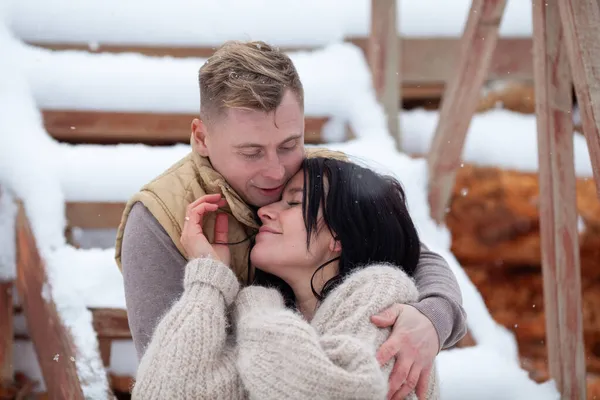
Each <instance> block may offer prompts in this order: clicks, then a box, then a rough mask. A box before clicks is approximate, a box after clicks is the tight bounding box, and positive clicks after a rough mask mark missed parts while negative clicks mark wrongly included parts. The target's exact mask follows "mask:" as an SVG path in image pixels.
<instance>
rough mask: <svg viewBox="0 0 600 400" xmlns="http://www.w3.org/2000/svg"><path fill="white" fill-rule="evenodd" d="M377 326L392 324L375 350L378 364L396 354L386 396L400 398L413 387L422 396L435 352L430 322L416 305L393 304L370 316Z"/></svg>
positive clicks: (437, 348) (435, 336)
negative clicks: (390, 331) (385, 336)
mask: <svg viewBox="0 0 600 400" xmlns="http://www.w3.org/2000/svg"><path fill="white" fill-rule="evenodd" d="M371 321H372V322H373V323H374V324H375V325H377V326H378V327H380V328H388V327H391V326H393V328H392V333H391V334H390V337H389V338H388V340H387V341H386V342H385V343H383V344H382V345H381V347H380V348H379V350H378V351H377V360H378V361H379V363H380V364H381V365H384V364H386V363H387V362H388V361H390V360H391V359H392V358H394V357H396V361H395V363H394V368H393V369H392V373H391V374H390V381H389V392H388V399H391V400H400V399H404V398H405V397H406V396H407V395H408V394H410V393H411V392H413V391H415V392H416V395H417V397H418V398H419V399H424V398H425V394H426V393H427V389H428V386H429V377H430V375H431V370H432V368H433V362H434V360H435V357H436V356H437V354H438V350H439V348H440V346H439V338H438V335H437V332H436V331H435V328H434V327H433V324H432V323H431V321H430V320H429V318H427V317H426V316H424V315H423V314H421V313H420V312H419V310H417V309H416V308H414V307H412V306H408V305H405V304H394V305H393V306H391V307H390V308H388V309H386V310H385V311H383V312H381V313H380V314H377V315H374V316H373V317H371Z"/></svg>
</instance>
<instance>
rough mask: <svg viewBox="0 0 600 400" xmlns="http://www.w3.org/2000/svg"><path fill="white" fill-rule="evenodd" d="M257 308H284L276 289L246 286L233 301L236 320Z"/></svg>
mask: <svg viewBox="0 0 600 400" xmlns="http://www.w3.org/2000/svg"><path fill="white" fill-rule="evenodd" d="M257 308H259V309H260V308H285V304H284V302H283V297H282V296H281V293H279V291H278V290H277V289H272V288H266V287H264V286H248V287H246V288H244V289H242V291H241V292H240V294H239V295H238V297H237V299H236V300H235V314H236V318H239V317H240V316H241V315H244V314H246V313H248V312H250V311H252V310H254V309H257Z"/></svg>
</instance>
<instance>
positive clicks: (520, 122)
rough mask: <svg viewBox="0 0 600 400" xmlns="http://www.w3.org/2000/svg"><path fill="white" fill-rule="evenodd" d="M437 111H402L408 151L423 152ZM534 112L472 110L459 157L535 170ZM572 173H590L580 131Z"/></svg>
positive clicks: (465, 159)
mask: <svg viewBox="0 0 600 400" xmlns="http://www.w3.org/2000/svg"><path fill="white" fill-rule="evenodd" d="M438 118H439V113H438V112H437V111H426V110H422V109H418V110H412V111H410V112H405V113H403V114H402V119H401V128H400V129H401V130H402V134H403V137H402V139H403V141H402V145H403V147H404V149H406V151H407V152H409V153H415V154H426V153H427V152H428V150H429V146H430V144H431V140H432V139H433V136H434V133H435V128H436V125H437V122H438ZM536 129H537V128H536V121H535V115H533V114H520V113H515V112H510V111H507V110H502V109H493V110H490V111H487V112H485V113H480V114H475V116H474V117H473V120H472V121H471V124H470V127H469V131H468V133H467V140H466V142H465V147H464V149H463V155H462V159H463V161H464V162H465V163H473V164H477V165H481V166H497V167H503V168H505V169H514V170H518V171H525V172H537V171H538V165H539V164H538V153H537V151H538V150H537V149H538V147H537V130H536ZM573 150H574V156H575V173H576V175H577V176H578V177H591V176H593V172H592V164H591V161H590V155H589V152H588V147H587V143H586V141H585V138H584V137H583V135H580V134H575V135H574V136H573Z"/></svg>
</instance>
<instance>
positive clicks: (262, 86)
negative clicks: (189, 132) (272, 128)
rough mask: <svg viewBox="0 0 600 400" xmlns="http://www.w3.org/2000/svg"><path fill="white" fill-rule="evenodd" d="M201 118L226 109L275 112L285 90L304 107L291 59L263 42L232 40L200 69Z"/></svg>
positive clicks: (298, 78)
mask: <svg viewBox="0 0 600 400" xmlns="http://www.w3.org/2000/svg"><path fill="white" fill-rule="evenodd" d="M198 80H199V83H200V103H201V106H200V115H201V116H202V118H204V119H207V118H208V119H210V117H212V116H217V115H219V114H221V113H222V112H223V111H224V110H226V109H227V108H245V109H250V110H260V111H264V112H271V111H274V110H275V109H276V108H277V107H278V106H279V105H280V104H281V99H282V98H283V95H284V93H285V91H286V90H288V89H289V90H291V92H292V93H293V94H294V95H295V96H296V99H297V100H298V103H299V104H300V107H302V108H304V89H303V87H302V83H301V82H300V77H299V76H298V72H297V71H296V67H295V66H294V64H293V63H292V60H291V59H290V58H289V57H288V56H287V55H286V54H285V53H283V52H282V51H280V50H279V49H276V48H273V47H271V46H269V45H268V44H266V43H264V42H261V41H252V42H239V41H229V42H226V43H225V44H224V45H223V46H222V47H220V48H219V49H218V50H217V51H216V52H215V53H214V54H213V56H212V57H210V58H209V59H208V60H207V61H206V63H205V64H204V65H203V66H202V67H201V68H200V73H199V79H198Z"/></svg>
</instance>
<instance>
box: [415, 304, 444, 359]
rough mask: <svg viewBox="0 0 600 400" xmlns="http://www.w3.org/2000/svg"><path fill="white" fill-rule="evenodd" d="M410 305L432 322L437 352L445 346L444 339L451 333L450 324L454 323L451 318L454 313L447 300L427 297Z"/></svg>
mask: <svg viewBox="0 0 600 400" xmlns="http://www.w3.org/2000/svg"><path fill="white" fill-rule="evenodd" d="M410 305H411V306H413V307H414V308H416V309H417V310H419V312H421V314H423V315H425V316H426V317H427V318H428V319H429V320H430V321H431V323H432V324H433V327H434V328H435V331H436V333H437V335H438V341H439V348H438V352H439V351H440V350H442V349H443V348H445V347H446V346H445V345H446V341H447V340H448V338H449V337H450V334H451V333H452V325H453V324H454V321H453V320H452V315H454V314H453V311H452V307H451V306H450V304H449V303H448V301H447V300H445V299H443V298H440V297H428V298H425V299H423V300H421V301H420V302H418V303H413V304H410Z"/></svg>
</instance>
